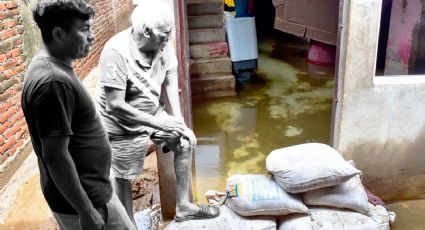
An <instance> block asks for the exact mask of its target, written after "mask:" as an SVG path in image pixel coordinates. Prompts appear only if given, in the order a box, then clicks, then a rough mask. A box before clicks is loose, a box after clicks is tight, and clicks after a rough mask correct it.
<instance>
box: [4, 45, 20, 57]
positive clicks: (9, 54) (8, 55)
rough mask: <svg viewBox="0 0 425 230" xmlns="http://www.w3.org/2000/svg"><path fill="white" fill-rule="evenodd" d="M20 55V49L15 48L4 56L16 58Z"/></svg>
mask: <svg viewBox="0 0 425 230" xmlns="http://www.w3.org/2000/svg"><path fill="white" fill-rule="evenodd" d="M21 54H22V49H21V48H19V47H18V48H15V49H13V50H11V51H9V52H8V53H7V54H6V55H7V57H9V58H11V57H16V56H19V55H21Z"/></svg>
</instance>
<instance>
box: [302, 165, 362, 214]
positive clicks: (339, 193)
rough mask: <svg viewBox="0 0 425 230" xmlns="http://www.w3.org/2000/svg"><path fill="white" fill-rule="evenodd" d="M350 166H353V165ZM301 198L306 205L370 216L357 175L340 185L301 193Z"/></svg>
mask: <svg viewBox="0 0 425 230" xmlns="http://www.w3.org/2000/svg"><path fill="white" fill-rule="evenodd" d="M351 164H352V165H353V166H354V164H353V163H351ZM301 197H302V200H303V202H304V204H306V205H319V206H329V207H335V208H348V209H351V210H354V211H357V212H360V213H363V214H365V215H370V210H369V202H368V198H367V194H366V191H365V189H364V187H363V184H362V181H361V179H360V176H359V175H356V176H354V177H353V178H351V179H349V180H348V181H346V182H344V183H342V184H340V185H336V186H332V187H326V188H321V189H316V190H311V191H308V192H305V193H302V194H301Z"/></svg>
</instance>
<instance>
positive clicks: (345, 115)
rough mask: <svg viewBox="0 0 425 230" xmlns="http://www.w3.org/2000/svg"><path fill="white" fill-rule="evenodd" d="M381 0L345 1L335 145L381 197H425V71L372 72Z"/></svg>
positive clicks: (396, 198)
mask: <svg viewBox="0 0 425 230" xmlns="http://www.w3.org/2000/svg"><path fill="white" fill-rule="evenodd" d="M381 1H382V0H355V1H354V0H346V1H344V7H343V12H342V16H341V17H342V18H341V19H340V20H342V26H343V27H342V33H341V43H340V57H339V58H340V59H339V63H340V66H339V73H338V75H339V81H338V86H337V87H338V93H337V100H338V102H337V104H336V107H335V124H334V136H333V144H334V147H335V148H336V149H338V150H339V151H340V152H341V153H342V154H343V155H344V157H345V158H346V159H347V160H348V159H353V160H354V161H355V162H356V166H357V167H358V168H359V169H361V170H362V171H363V173H364V178H363V181H364V184H365V185H366V187H367V188H369V189H370V190H371V191H372V192H374V193H375V194H377V195H378V196H381V197H382V198H383V199H385V200H400V199H413V198H425V76H412V77H409V76H395V77H375V76H374V75H375V60H376V50H377V41H378V32H379V22H380V10H381Z"/></svg>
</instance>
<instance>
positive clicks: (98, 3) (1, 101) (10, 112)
mask: <svg viewBox="0 0 425 230" xmlns="http://www.w3.org/2000/svg"><path fill="white" fill-rule="evenodd" d="M31 2H32V4H34V3H35V1H31ZM91 3H92V4H93V5H94V7H95V11H96V15H95V18H94V19H93V32H94V36H95V39H96V40H95V43H94V45H93V47H92V51H91V52H90V55H89V56H88V57H86V58H84V59H81V60H79V61H77V62H75V64H74V67H75V69H76V72H77V73H78V75H79V76H80V78H82V79H83V78H84V77H86V76H87V74H88V73H89V72H90V71H91V70H92V69H93V68H94V67H95V66H96V65H97V64H98V61H99V54H100V52H101V50H102V48H103V46H104V44H105V42H106V41H107V40H108V39H109V38H110V37H112V36H113V35H114V34H115V33H116V32H119V31H121V30H123V29H125V28H128V27H129V26H130V20H129V19H130V14H131V11H132V10H133V3H132V0H92V1H91ZM40 43H41V40H40V35H39V32H38V31H37V29H36V26H35V25H34V23H33V21H32V18H31V15H30V12H29V1H27V0H10V1H4V0H0V166H3V165H4V163H5V162H6V160H7V159H11V158H10V157H11V156H14V155H16V154H17V153H19V150H20V148H21V147H22V146H23V145H24V144H25V143H27V142H28V141H29V135H28V128H27V126H26V123H25V119H24V117H23V113H22V110H21V105H20V101H21V98H20V97H21V91H22V80H23V76H24V74H25V69H26V67H27V65H28V62H29V61H30V60H31V57H32V56H33V55H34V54H35V52H36V50H37V49H38V47H39V45H40Z"/></svg>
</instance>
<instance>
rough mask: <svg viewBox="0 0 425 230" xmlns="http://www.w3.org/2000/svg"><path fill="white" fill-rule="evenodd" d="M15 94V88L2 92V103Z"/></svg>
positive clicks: (0, 98)
mask: <svg viewBox="0 0 425 230" xmlns="http://www.w3.org/2000/svg"><path fill="white" fill-rule="evenodd" d="M15 94H16V91H15V90H13V88H12V89H8V90H6V92H4V93H2V94H0V103H2V102H3V101H6V100H7V99H8V98H9V97H12V96H13V95H15Z"/></svg>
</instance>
